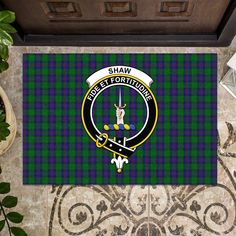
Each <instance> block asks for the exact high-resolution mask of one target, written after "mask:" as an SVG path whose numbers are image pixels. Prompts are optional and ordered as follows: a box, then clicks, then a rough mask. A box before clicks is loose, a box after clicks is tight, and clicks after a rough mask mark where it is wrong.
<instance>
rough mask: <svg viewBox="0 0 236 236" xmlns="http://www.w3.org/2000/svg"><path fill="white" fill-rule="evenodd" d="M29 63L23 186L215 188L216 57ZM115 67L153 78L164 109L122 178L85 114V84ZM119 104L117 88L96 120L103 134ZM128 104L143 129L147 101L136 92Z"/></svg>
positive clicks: (62, 57)
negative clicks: (85, 120) (89, 128)
mask: <svg viewBox="0 0 236 236" xmlns="http://www.w3.org/2000/svg"><path fill="white" fill-rule="evenodd" d="M23 62H24V63H23V64H24V65H23V95H24V96H23V110H24V113H23V134H24V137H23V164H24V178H23V180H24V183H25V184H216V183H217V162H216V156H217V154H216V143H217V56H216V54H25V55H24V58H23ZM114 65H126V66H131V67H134V68H137V69H139V70H141V71H144V72H145V73H147V74H148V75H149V76H150V77H151V78H152V79H153V83H152V85H151V90H152V91H153V93H154V95H155V96H156V100H157V103H158V110H159V112H158V113H159V117H158V122H157V127H156V129H155V131H154V133H153V134H152V135H151V137H150V138H149V139H148V140H147V141H146V142H145V143H144V144H143V145H142V146H140V147H138V148H137V150H136V151H135V153H134V154H133V155H132V156H131V157H130V158H129V162H130V163H129V164H128V165H125V166H124V171H123V173H122V174H118V173H117V172H116V168H115V166H113V165H112V164H110V160H111V158H112V154H111V153H110V152H108V151H106V150H103V149H98V148H96V145H95V143H94V142H93V141H92V140H91V139H90V138H89V137H88V135H87V133H86V132H85V130H84V128H83V125H82V122H81V112H80V110H81V104H82V100H83V96H84V95H85V93H86V92H87V90H88V85H87V84H86V79H87V78H88V77H89V76H90V75H91V74H92V73H94V72H95V71H97V70H99V69H102V68H104V67H107V66H114ZM126 94H129V95H126ZM117 99H118V98H117V92H116V91H115V89H113V90H112V89H111V90H106V91H105V92H104V93H103V95H102V96H100V97H99V98H98V101H97V102H96V104H95V109H94V119H95V122H96V125H97V126H98V127H100V129H102V127H103V125H104V124H105V123H114V122H115V121H116V118H115V110H114V105H113V104H114V103H117ZM124 100H125V103H127V109H126V110H125V112H126V115H125V120H127V122H129V123H133V124H135V125H136V127H137V129H138V130H139V129H140V128H141V127H142V125H143V121H144V117H145V116H146V111H145V106H144V103H143V100H142V99H141V98H140V97H139V96H136V94H135V92H134V91H133V90H132V91H131V90H130V89H126V91H124ZM135 132H136V131H133V132H128V131H126V133H125V136H129V135H134V134H135ZM111 135H112V136H113V135H115V133H114V132H113V133H112V132H111Z"/></svg>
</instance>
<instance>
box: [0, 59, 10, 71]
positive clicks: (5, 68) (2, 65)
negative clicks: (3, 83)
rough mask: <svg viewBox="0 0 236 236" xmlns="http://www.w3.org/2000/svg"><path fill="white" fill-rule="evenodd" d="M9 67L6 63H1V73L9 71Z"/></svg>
mask: <svg viewBox="0 0 236 236" xmlns="http://www.w3.org/2000/svg"><path fill="white" fill-rule="evenodd" d="M8 67H9V65H8V63H7V62H6V61H0V73H2V72H3V71H5V70H7V69H8Z"/></svg>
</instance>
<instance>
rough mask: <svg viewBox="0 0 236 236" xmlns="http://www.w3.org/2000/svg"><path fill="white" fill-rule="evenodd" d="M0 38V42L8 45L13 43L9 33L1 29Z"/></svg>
mask: <svg viewBox="0 0 236 236" xmlns="http://www.w3.org/2000/svg"><path fill="white" fill-rule="evenodd" d="M0 39H1V42H2V43H3V44H5V45H6V46H10V45H12V44H13V39H12V37H11V35H10V34H8V33H7V32H6V31H4V30H2V29H0Z"/></svg>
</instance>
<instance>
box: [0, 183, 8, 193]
mask: <svg viewBox="0 0 236 236" xmlns="http://www.w3.org/2000/svg"><path fill="white" fill-rule="evenodd" d="M9 192H10V183H6V182H2V183H0V194H5V193H9Z"/></svg>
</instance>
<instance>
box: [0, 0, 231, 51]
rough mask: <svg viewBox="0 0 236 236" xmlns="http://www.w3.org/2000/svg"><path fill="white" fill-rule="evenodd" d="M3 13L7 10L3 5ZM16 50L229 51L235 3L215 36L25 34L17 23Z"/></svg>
mask: <svg viewBox="0 0 236 236" xmlns="http://www.w3.org/2000/svg"><path fill="white" fill-rule="evenodd" d="M0 9H1V10H3V9H6V8H5V7H4V5H3V3H2V2H0ZM13 25H14V27H15V28H16V29H17V33H16V34H14V35H13V39H14V45H15V46H103V47H104V46H184V47H186V46H194V47H200V46H201V47H226V46H228V45H230V43H231V41H232V39H233V38H234V36H235V34H236V1H234V0H232V1H231V2H230V4H229V6H228V7H227V9H226V12H225V14H224V16H223V18H222V20H221V22H220V24H219V26H218V28H217V30H216V32H215V33H213V34H191V35H190V34H185V35H183V34H181V35H180V34H179V35H178V34H172V35H166V34H143V35H134V34H132V35H128V34H122V35H121V34H106V35H102V34H101V35H97V34H96V35H95V34H81V35H63V34H60V35H51V34H26V33H24V31H23V30H22V28H21V27H20V25H19V24H18V23H17V20H16V22H15V23H14V24H13Z"/></svg>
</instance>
